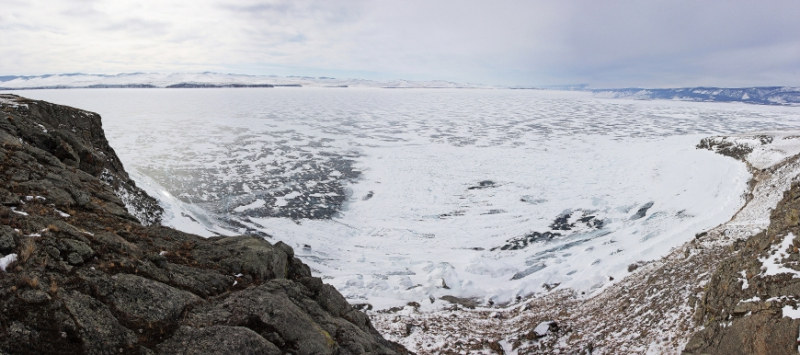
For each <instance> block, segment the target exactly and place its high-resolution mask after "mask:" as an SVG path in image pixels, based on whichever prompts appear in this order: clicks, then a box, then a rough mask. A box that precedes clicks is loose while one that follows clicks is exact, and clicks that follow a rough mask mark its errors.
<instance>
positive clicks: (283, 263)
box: [0, 95, 407, 354]
mask: <svg viewBox="0 0 800 355" xmlns="http://www.w3.org/2000/svg"><path fill="white" fill-rule="evenodd" d="M0 160H2V163H0V177H1V178H0V256H2V258H0V268H1V269H3V271H2V272H0V309H2V312H0V353H8V354H224V353H230V354H287V353H291V354H365V353H367V354H404V353H407V351H406V350H405V349H404V348H402V347H400V346H399V345H397V344H394V343H391V342H388V341H386V340H384V339H383V337H382V336H381V335H380V334H379V333H378V332H377V331H376V330H375V328H374V327H373V326H372V325H371V323H370V320H369V318H367V316H366V315H365V314H364V313H362V312H360V311H358V310H355V309H353V308H352V307H351V306H350V305H349V304H348V303H347V302H346V301H345V299H344V297H342V295H341V294H339V293H338V292H337V291H336V290H335V289H334V288H333V287H332V286H330V285H326V284H323V283H322V281H321V280H320V279H319V278H315V277H312V276H311V272H310V270H309V268H308V266H306V265H305V264H303V263H302V262H301V261H300V260H299V259H297V258H296V257H294V253H293V250H292V248H291V247H289V246H288V245H286V244H283V243H280V242H279V243H276V244H271V243H269V242H267V241H266V240H264V239H263V238H259V237H248V236H241V237H224V238H223V237H215V238H208V239H204V238H200V237H198V236H195V235H191V234H186V233H182V232H179V231H176V230H173V229H169V228H164V227H161V226H159V225H158V222H159V220H160V216H161V213H162V210H161V208H160V207H159V206H158V204H157V203H156V201H155V200H154V199H152V198H151V197H150V196H148V195H147V194H146V193H144V192H143V191H141V190H140V189H138V188H137V187H136V185H135V183H134V182H133V181H132V180H130V178H129V177H128V174H127V173H126V172H125V170H124V168H123V166H122V164H121V162H120V161H119V159H118V158H117V156H116V154H115V153H114V150H113V149H112V148H111V147H110V146H109V144H108V141H107V140H106V138H105V135H104V133H103V130H102V125H101V120H100V116H98V115H97V114H94V113H90V112H86V111H83V110H79V109H74V108H70V107H65V106H59V105H54V104H50V103H46V102H42V101H32V100H27V99H23V98H20V97H17V96H13V95H0Z"/></svg>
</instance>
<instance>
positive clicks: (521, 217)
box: [18, 88, 800, 309]
mask: <svg viewBox="0 0 800 355" xmlns="http://www.w3.org/2000/svg"><path fill="white" fill-rule="evenodd" d="M18 94H22V95H26V96H28V97H33V98H37V99H46V100H49V101H53V102H56V103H62V104H68V105H71V106H75V107H81V108H84V109H87V110H91V111H96V112H98V113H100V114H101V115H102V116H103V123H104V128H105V130H106V132H107V135H108V138H109V140H110V142H111V144H112V146H114V147H115V150H116V151H117V152H118V154H119V155H120V158H121V159H122V161H123V163H124V164H125V166H126V168H127V169H128V170H129V171H130V172H131V175H132V177H133V178H134V179H135V180H136V181H137V185H140V186H142V187H143V188H144V189H145V190H146V191H148V193H150V194H151V195H153V196H154V197H156V198H158V199H159V200H160V201H161V202H162V203H163V204H164V206H165V209H166V210H167V211H166V213H165V216H166V219H165V221H164V224H166V225H172V226H175V227H177V228H179V229H182V230H186V231H189V232H192V233H197V234H200V235H205V236H210V235H215V234H225V235H234V234H239V233H254V234H262V235H267V234H268V235H270V236H271V237H272V238H273V239H272V241H277V240H282V241H284V242H286V243H288V244H289V245H292V246H293V247H294V248H295V251H296V254H297V255H298V256H299V257H301V258H302V259H303V261H304V262H306V263H308V264H309V265H310V266H311V267H312V269H313V272H314V273H315V274H316V275H318V276H322V277H324V278H325V282H328V283H331V284H333V285H334V286H335V287H336V288H337V289H339V290H340V291H341V292H342V293H343V294H344V295H345V296H346V297H347V298H348V299H349V300H350V301H351V302H353V303H361V302H368V303H371V304H373V305H374V306H375V307H376V309H382V308H387V307H391V306H396V305H402V304H405V303H406V302H409V301H417V302H419V303H420V304H422V308H423V309H426V308H430V307H438V306H440V305H441V304H443V303H444V302H439V301H435V302H433V303H431V302H428V301H427V300H430V299H433V300H436V299H438V298H439V297H442V296H444V295H454V296H458V297H463V298H475V299H476V300H477V301H478V302H489V301H492V302H493V303H495V304H498V303H505V302H511V301H514V300H515V299H516V298H517V297H518V296H519V297H525V296H529V295H532V294H537V293H546V292H550V291H552V290H553V289H563V288H571V289H573V290H575V291H576V292H578V293H585V294H586V295H590V294H593V293H595V292H598V291H599V290H603V289H605V288H606V287H608V286H609V285H611V284H612V283H613V282H615V280H620V279H621V278H623V277H624V276H626V275H627V274H628V273H629V272H628V265H630V264H633V263H636V262H638V261H648V260H654V259H657V258H659V257H661V256H664V255H666V254H667V253H669V251H670V249H671V248H673V247H676V246H679V245H681V244H683V243H685V242H687V241H689V240H691V239H693V238H694V237H695V234H696V233H699V232H702V231H706V230H709V229H711V228H713V227H715V226H717V225H719V224H721V223H723V222H726V221H728V220H729V219H730V218H731V216H733V215H734V213H736V212H737V211H738V210H739V208H740V207H741V206H742V204H743V203H744V199H743V197H742V194H743V193H744V192H745V190H746V186H747V181H748V179H749V178H750V175H749V173H748V172H747V169H746V167H745V165H744V164H742V163H741V162H738V161H736V160H734V159H732V158H729V157H724V156H721V155H718V154H715V153H713V152H711V151H708V150H704V149H695V145H696V144H697V143H698V142H699V141H700V139H701V138H703V137H706V136H709V135H724V134H734V133H740V132H752V131H771V130H786V129H797V128H798V127H800V109H797V108H791V107H763V106H753V105H743V104H709V103H689V102H667V101H633V100H609V99H599V98H595V97H592V95H591V94H587V93H576V92H542V91H527V90H525V91H513V90H414V89H411V90H402V91H397V90H379V89H351V90H329V89H322V88H302V89H296V88H294V89H290V88H276V89H207V90H199V91H198V90H181V89H169V90H167V89H148V90H135V89H115V90H90V89H87V90H80V91H70V90H61V91H59V90H36V91H25V92H19V93H18ZM787 144H788V143H787ZM766 155H768V154H766V153H765V156H766ZM753 228H755V227H750V229H753ZM422 301H424V302H422Z"/></svg>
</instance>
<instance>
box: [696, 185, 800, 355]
mask: <svg viewBox="0 0 800 355" xmlns="http://www.w3.org/2000/svg"><path fill="white" fill-rule="evenodd" d="M798 211H800V183H794V184H792V187H791V189H790V190H789V191H786V192H785V193H784V196H783V200H782V201H781V202H779V203H778V205H777V207H776V208H775V210H773V211H772V215H771V216H770V226H769V228H768V230H767V231H766V232H761V233H759V234H756V235H754V236H752V237H750V238H749V239H747V240H746V241H744V240H741V241H738V242H736V243H735V244H733V245H732V246H731V248H733V250H734V251H736V254H735V255H734V256H732V257H729V258H727V259H725V260H721V261H720V263H719V267H718V268H717V271H716V272H715V273H714V275H713V276H712V278H711V281H710V282H709V284H708V285H707V291H706V293H705V295H704V296H703V298H702V299H700V300H693V301H694V302H699V307H697V312H696V313H695V315H694V320H695V321H697V322H698V323H700V324H703V325H704V326H705V328H704V329H703V330H702V331H699V332H697V333H695V334H694V335H693V336H692V338H691V339H690V340H689V343H688V344H687V345H686V348H685V349H684V353H685V354H797V349H798V341H797V339H798V328H799V327H800V319H792V318H789V317H784V316H783V309H784V307H790V308H791V309H797V308H798V303H800V302H798V301H800V298H798V297H800V279H797V278H793V275H792V274H791V273H778V274H777V275H766V274H765V273H764V272H763V271H764V269H762V266H763V265H762V262H761V261H759V258H762V260H764V258H766V257H767V256H768V255H770V254H772V253H777V254H780V253H784V255H785V257H783V258H781V259H782V261H783V266H784V267H786V268H788V269H791V270H796V271H800V254H799V253H798V246H800V239H797V238H794V239H793V240H792V241H791V242H792V243H791V245H789V247H788V248H787V249H786V250H779V249H781V248H780V247H779V246H778V245H780V244H781V243H782V242H783V241H784V238H786V236H787V235H789V233H792V234H793V235H794V236H798V235H800V218H798V215H800V214H799V213H798Z"/></svg>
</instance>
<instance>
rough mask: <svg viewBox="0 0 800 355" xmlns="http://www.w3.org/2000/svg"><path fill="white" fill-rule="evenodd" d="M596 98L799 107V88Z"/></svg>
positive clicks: (635, 91)
mask: <svg viewBox="0 0 800 355" xmlns="http://www.w3.org/2000/svg"><path fill="white" fill-rule="evenodd" d="M591 92H593V93H594V95H595V96H597V97H608V98H630V99H639V100H681V101H708V102H744V103H752V104H760V105H785V106H798V105H800V87H790V86H766V87H752V88H716V87H695V88H676V89H640V88H625V89H595V90H591Z"/></svg>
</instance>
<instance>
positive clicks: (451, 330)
mask: <svg viewBox="0 0 800 355" xmlns="http://www.w3.org/2000/svg"><path fill="white" fill-rule="evenodd" d="M748 136H752V135H739V136H730V137H748ZM779 137H780V138H785V137H790V135H789V134H783V135H781V136H779ZM710 148H712V150H716V149H714V148H719V147H717V146H714V147H710ZM756 148H760V147H756ZM720 154H723V155H726V154H724V152H720ZM740 158H741V159H740V160H742V162H743V163H744V164H747V165H748V167H749V170H750V171H751V173H752V174H753V176H752V181H753V183H752V184H749V185H750V192H749V195H750V196H751V198H750V199H748V200H747V202H746V203H745V205H744V206H742V208H741V209H740V210H739V211H738V212H736V214H734V216H733V217H732V218H731V219H730V220H729V221H728V222H726V223H723V224H721V225H719V226H717V227H715V228H712V229H710V230H708V231H706V232H704V233H700V234H698V237H697V238H696V239H695V240H692V241H690V242H687V243H685V244H683V245H681V246H678V247H675V248H674V249H673V250H672V251H671V252H670V253H669V254H668V255H667V256H665V257H663V258H661V259H658V260H654V261H652V262H648V263H646V264H644V265H641V266H638V267H637V268H638V270H635V271H634V272H633V273H632V274H630V275H629V276H627V277H625V278H624V279H623V280H620V281H619V282H618V283H615V284H613V285H611V286H610V287H608V288H607V289H605V290H603V291H602V292H600V293H599V294H595V295H592V296H589V297H587V298H580V297H577V298H576V297H575V294H574V293H573V292H572V291H571V290H560V291H556V292H553V293H551V294H548V295H545V296H544V297H534V298H531V299H527V300H525V301H522V302H520V303H518V304H515V305H513V306H509V307H506V308H478V309H465V308H464V307H463V306H458V305H453V306H452V307H450V308H449V309H446V310H442V311H437V312H430V313H420V312H417V311H415V309H414V307H412V306H407V307H405V308H404V309H403V310H402V311H399V312H396V313H378V312H368V315H369V316H370V318H372V320H373V324H374V325H375V327H376V328H377V329H378V330H379V331H381V332H382V333H383V334H384V335H385V336H386V337H387V338H388V339H391V340H393V341H396V342H398V343H401V344H403V345H405V346H406V347H408V348H409V349H410V350H412V351H416V352H418V353H419V354H450V353H453V354H455V353H459V351H462V350H468V351H477V350H479V349H480V350H482V351H489V352H494V353H500V354H509V353H511V354H515V353H521V354H522V353H524V354H538V353H553V352H555V351H556V350H558V351H570V352H575V351H576V350H579V349H580V351H581V353H589V352H590V353H592V354H614V353H641V354H645V353H660V354H679V353H681V352H682V351H683V348H684V347H685V346H686V345H687V343H689V341H690V339H691V337H692V336H693V334H695V332H698V331H700V330H703V329H704V323H703V321H704V315H705V310H704V309H703V308H702V307H701V306H700V305H701V303H702V302H703V301H704V296H705V292H704V286H705V285H707V284H708V283H709V282H710V280H711V277H712V275H714V273H715V271H716V267H717V265H718V263H719V261H720V260H723V259H725V258H729V257H731V256H733V255H734V254H735V253H736V251H735V250H733V248H732V246H733V245H734V243H735V242H736V241H738V240H746V239H747V238H749V237H751V236H752V235H753V234H755V233H753V231H754V229H756V228H760V229H761V230H762V231H763V230H765V229H766V228H767V227H768V226H769V223H770V219H769V216H770V211H771V208H773V207H774V206H775V205H777V204H778V202H779V201H780V200H781V198H782V196H783V192H784V191H787V190H788V189H789V187H790V185H791V180H792V179H793V178H794V177H796V176H797V175H798V174H800V155H797V154H795V155H793V156H789V157H786V158H785V159H784V160H782V161H781V162H779V163H777V164H773V165H771V166H769V167H766V168H761V169H759V168H756V167H753V166H752V164H751V163H750V162H749V161H747V160H746V159H745V158H744V156H742V157H740ZM706 321H707V319H706ZM548 322H554V324H556V325H557V326H555V327H550V329H549V331H547V332H545V333H543V334H538V333H537V332H535V329H534V327H535V326H536V325H538V324H543V323H548ZM501 350H502V351H501Z"/></svg>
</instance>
